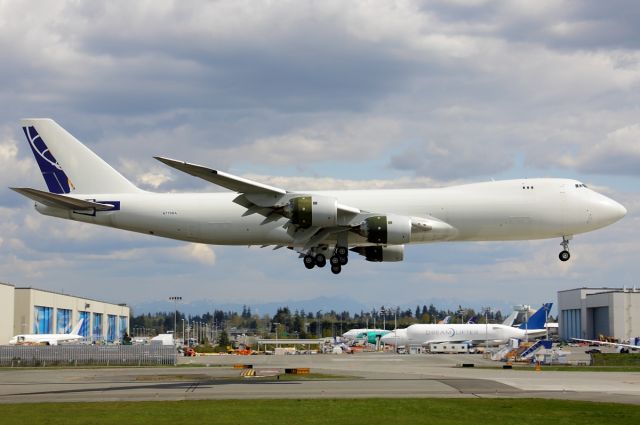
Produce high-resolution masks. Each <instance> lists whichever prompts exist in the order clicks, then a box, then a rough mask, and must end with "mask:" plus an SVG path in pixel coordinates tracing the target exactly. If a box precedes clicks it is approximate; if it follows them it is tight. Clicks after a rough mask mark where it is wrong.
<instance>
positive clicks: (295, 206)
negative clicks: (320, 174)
mask: <svg viewBox="0 0 640 425" xmlns="http://www.w3.org/2000/svg"><path fill="white" fill-rule="evenodd" d="M284 216H285V217H287V218H289V219H290V220H291V222H292V223H293V224H295V225H297V226H300V227H302V228H307V227H311V226H320V227H329V226H335V225H336V224H337V223H338V201H337V200H336V199H335V198H328V197H326V196H298V197H295V198H292V199H290V200H289V203H288V204H287V206H285V208H284Z"/></svg>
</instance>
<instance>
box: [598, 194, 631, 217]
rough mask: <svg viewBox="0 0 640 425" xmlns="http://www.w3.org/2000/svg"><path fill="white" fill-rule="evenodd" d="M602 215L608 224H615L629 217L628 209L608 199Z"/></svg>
mask: <svg viewBox="0 0 640 425" xmlns="http://www.w3.org/2000/svg"><path fill="white" fill-rule="evenodd" d="M602 215H603V218H604V219H605V220H606V221H607V222H609V223H615V222H616V221H618V220H620V219H621V218H622V217H624V216H625V215H627V209H626V208H625V207H623V206H622V205H620V204H619V203H617V202H616V201H614V200H613V199H609V198H607V202H606V203H605V207H604V211H603V212H602Z"/></svg>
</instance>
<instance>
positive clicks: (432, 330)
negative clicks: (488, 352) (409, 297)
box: [381, 303, 553, 346]
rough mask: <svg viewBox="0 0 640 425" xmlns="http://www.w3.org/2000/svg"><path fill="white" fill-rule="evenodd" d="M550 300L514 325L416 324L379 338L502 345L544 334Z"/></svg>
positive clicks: (398, 341) (401, 341)
mask: <svg viewBox="0 0 640 425" xmlns="http://www.w3.org/2000/svg"><path fill="white" fill-rule="evenodd" d="M552 305H553V304H552V303H547V304H543V305H542V307H541V308H540V309H539V310H538V311H536V312H535V313H534V314H533V315H531V317H529V320H528V321H527V322H525V323H522V324H521V325H520V326H519V327H517V328H514V327H512V326H510V325H505V324H501V325H500V324H488V325H486V324H449V325H439V324H415V325H411V326H409V327H408V328H406V329H398V330H396V331H393V332H391V333H388V334H386V335H384V336H383V337H382V339H381V341H382V342H383V343H385V344H389V345H397V346H402V345H404V346H410V345H427V344H430V343H439V342H469V343H472V344H481V343H482V344H483V343H485V342H487V341H488V342H489V343H491V344H493V345H495V344H502V343H505V342H506V341H508V340H509V339H511V338H517V339H525V338H536V337H540V336H544V335H545V334H546V332H547V330H546V329H545V326H544V325H545V321H546V318H547V315H548V312H549V310H551V306H552Z"/></svg>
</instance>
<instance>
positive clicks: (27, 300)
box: [0, 283, 131, 344]
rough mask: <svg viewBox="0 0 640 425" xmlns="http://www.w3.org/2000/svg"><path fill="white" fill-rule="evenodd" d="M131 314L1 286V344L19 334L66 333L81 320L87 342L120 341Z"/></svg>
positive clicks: (97, 303)
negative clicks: (82, 320)
mask: <svg viewBox="0 0 640 425" xmlns="http://www.w3.org/2000/svg"><path fill="white" fill-rule="evenodd" d="M130 314H131V312H130V309H129V307H127V306H126V305H125V304H111V303H107V302H104V301H98V300H94V299H90V298H81V297H76V296H73V295H68V294H61V293H57V292H51V291H45V290H41V289H34V288H16V287H14V286H13V285H8V284H4V283H0V344H6V343H8V341H9V339H10V338H11V337H12V336H13V335H18V334H46V333H66V332H69V331H70V329H71V328H73V326H74V325H75V324H76V323H77V322H78V321H79V320H80V319H84V322H83V324H82V327H81V328H80V334H81V335H83V336H84V337H85V339H86V340H87V341H105V342H113V341H118V340H120V339H121V338H122V335H123V334H124V333H125V332H127V333H128V332H129V317H130Z"/></svg>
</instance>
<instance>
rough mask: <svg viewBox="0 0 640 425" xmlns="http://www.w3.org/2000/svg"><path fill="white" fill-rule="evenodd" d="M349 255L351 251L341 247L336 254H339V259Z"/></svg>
mask: <svg viewBox="0 0 640 425" xmlns="http://www.w3.org/2000/svg"><path fill="white" fill-rule="evenodd" d="M348 253H349V250H347V248H346V247H344V246H339V247H338V249H336V254H338V257H346V256H347V254H348Z"/></svg>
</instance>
